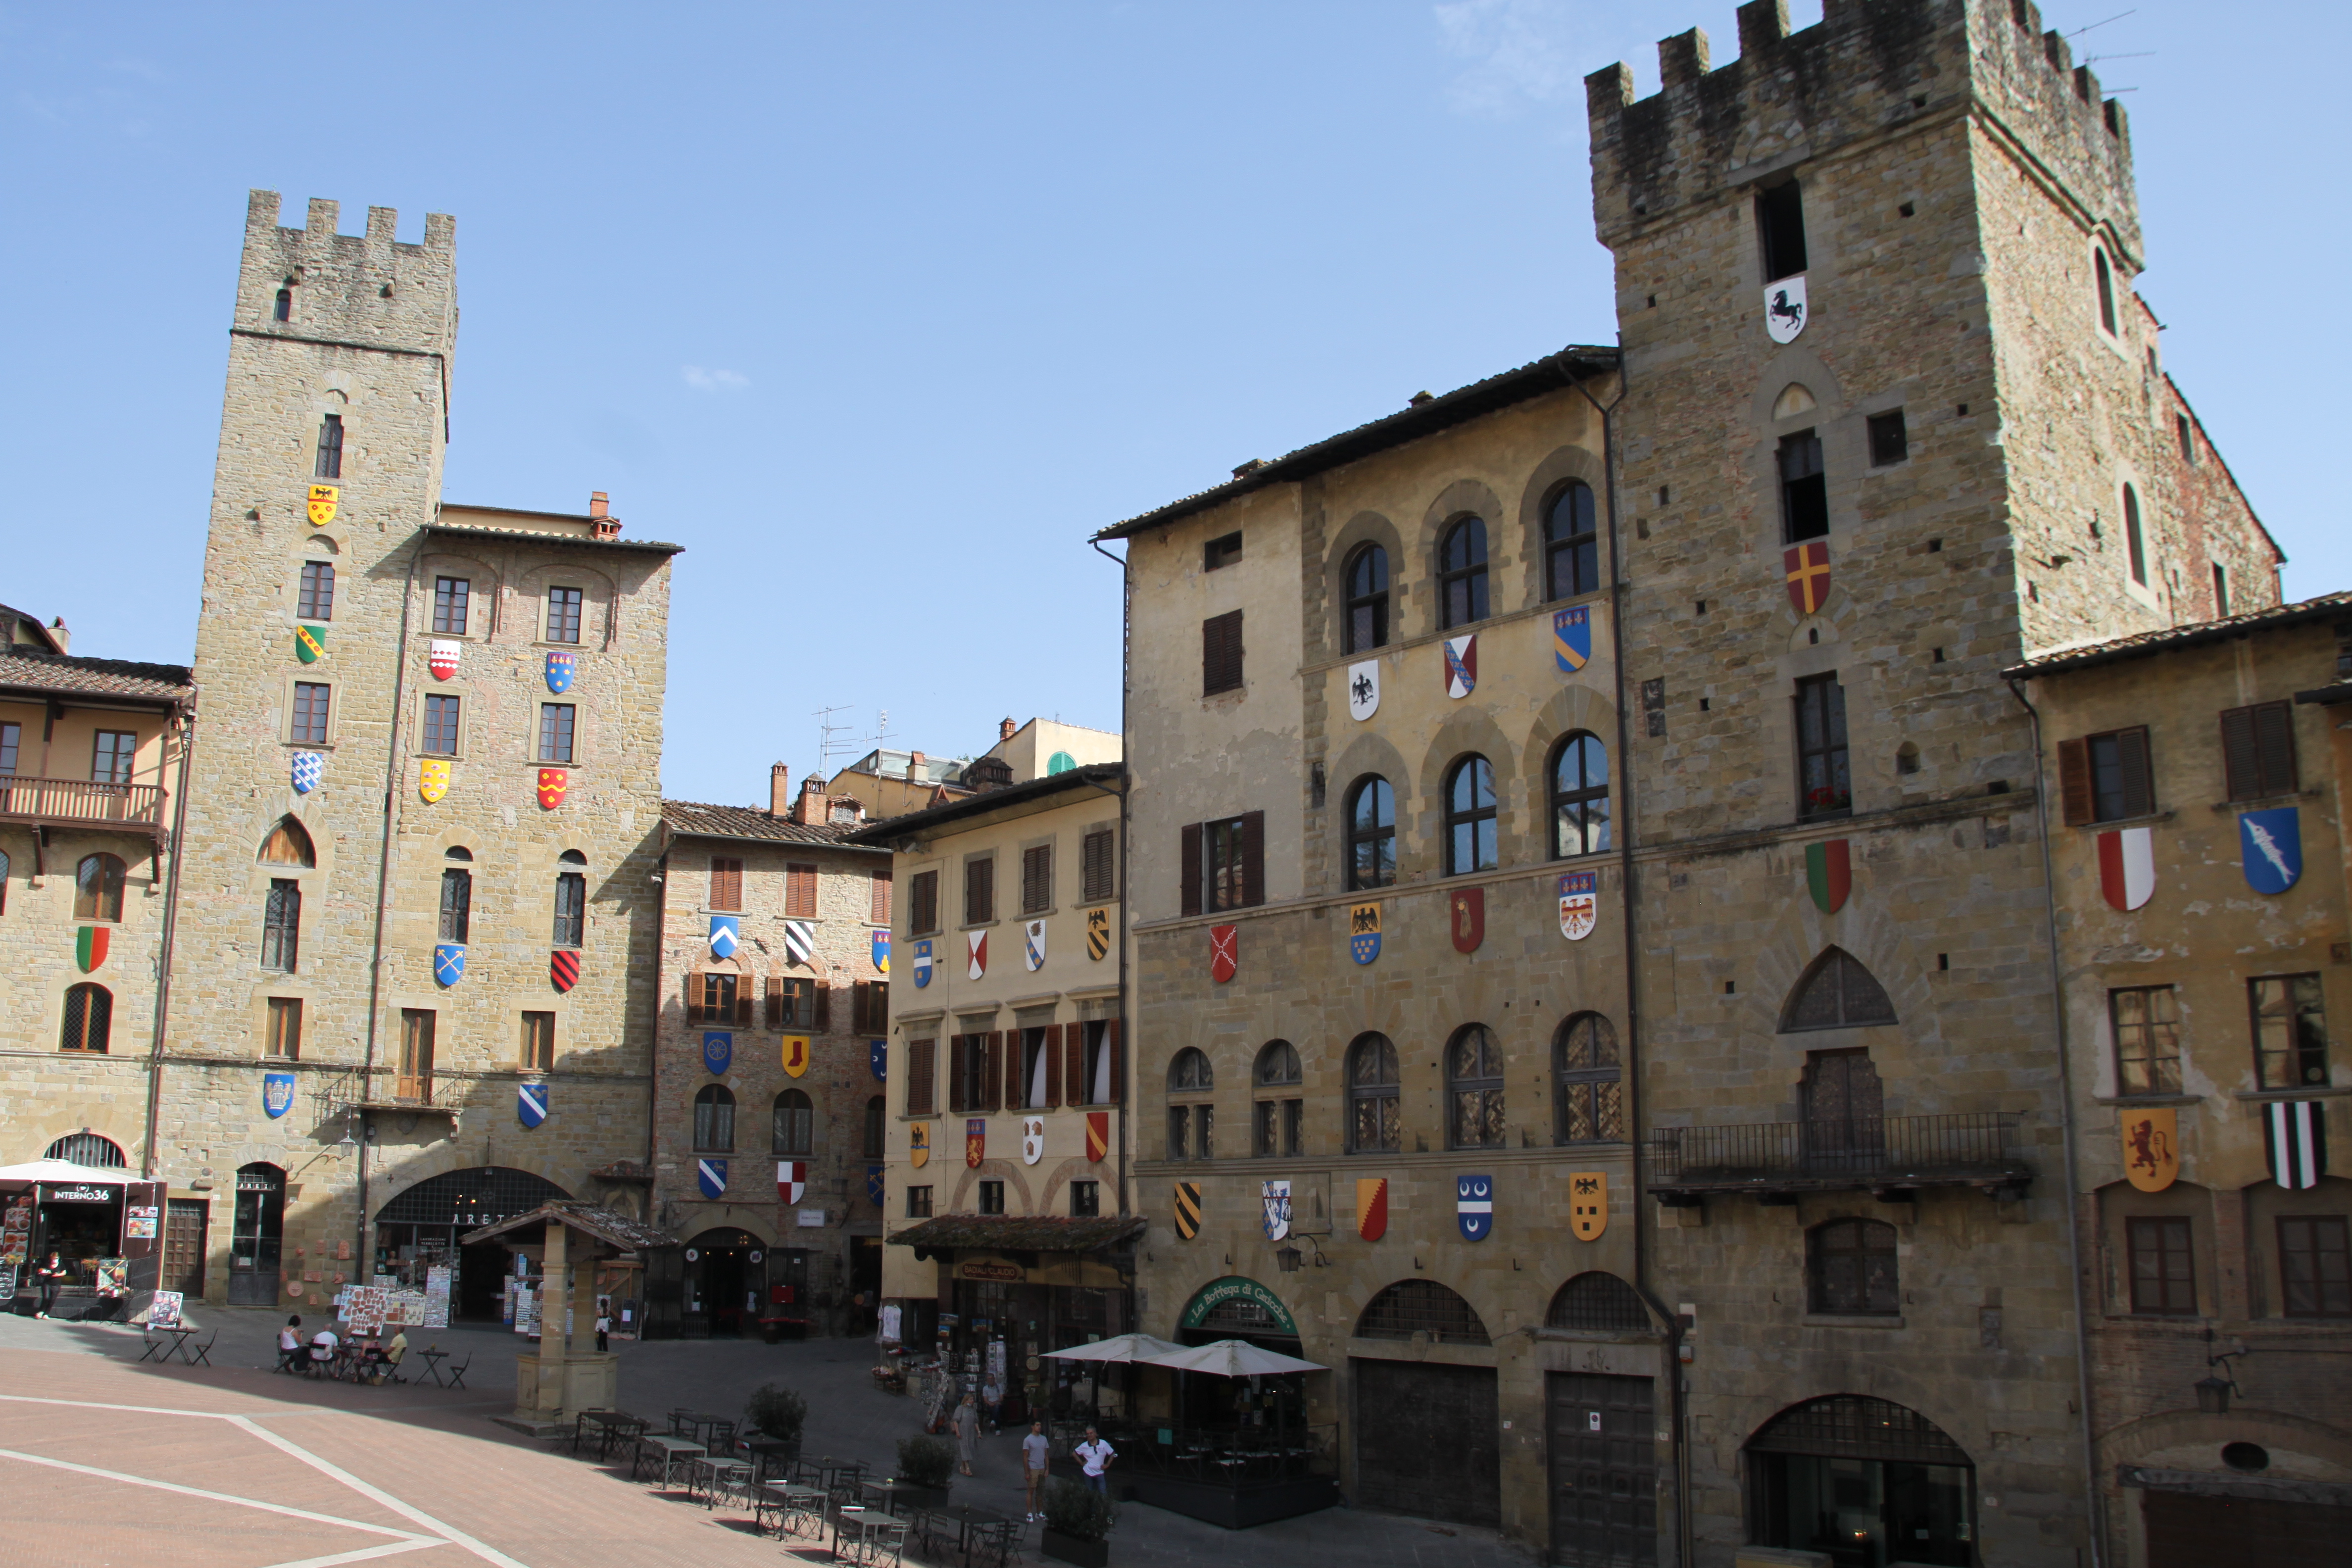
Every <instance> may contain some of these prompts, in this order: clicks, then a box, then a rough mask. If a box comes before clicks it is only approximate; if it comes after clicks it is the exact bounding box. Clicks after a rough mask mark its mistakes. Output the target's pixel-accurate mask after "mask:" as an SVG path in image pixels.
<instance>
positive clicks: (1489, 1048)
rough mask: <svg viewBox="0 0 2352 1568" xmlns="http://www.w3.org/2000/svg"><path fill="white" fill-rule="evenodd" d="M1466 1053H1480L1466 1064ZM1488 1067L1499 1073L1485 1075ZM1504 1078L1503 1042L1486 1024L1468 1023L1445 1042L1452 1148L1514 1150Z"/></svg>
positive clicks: (1447, 1134)
mask: <svg viewBox="0 0 2352 1568" xmlns="http://www.w3.org/2000/svg"><path fill="white" fill-rule="evenodd" d="M1465 1048H1466V1049H1468V1050H1470V1051H1471V1052H1473V1053H1474V1055H1473V1058H1472V1059H1471V1060H1470V1061H1469V1062H1468V1063H1466V1064H1465V1061H1464V1060H1463V1052H1464V1051H1465ZM1480 1058H1486V1059H1485V1060H1481V1059H1480ZM1488 1065H1491V1066H1492V1068H1493V1069H1494V1070H1493V1071H1491V1072H1488V1071H1485V1070H1482V1069H1483V1068H1485V1067H1486V1066H1488ZM1504 1076H1505V1069H1504V1062H1503V1042H1502V1041H1501V1040H1500V1039H1499V1038H1497V1037H1496V1034H1495V1031H1494V1030H1492V1029H1489V1028H1488V1027H1486V1026H1485V1025H1484V1024H1465V1025H1463V1026H1462V1027H1460V1028H1459V1029H1456V1030H1455V1031H1454V1037H1453V1038H1452V1039H1450V1040H1448V1041H1446V1042H1445V1146H1446V1147H1447V1148H1448V1149H1457V1150H1472V1149H1501V1148H1506V1147H1507V1146H1508V1140H1509V1138H1510V1123H1509V1120H1508V1116H1507V1110H1506V1109H1505V1107H1506V1101H1505V1098H1504Z"/></svg>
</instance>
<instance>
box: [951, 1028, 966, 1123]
mask: <svg viewBox="0 0 2352 1568" xmlns="http://www.w3.org/2000/svg"><path fill="white" fill-rule="evenodd" d="M963 1053H964V1037H962V1036H961V1035H950V1036H949V1037H948V1109H949V1110H962V1109H963Z"/></svg>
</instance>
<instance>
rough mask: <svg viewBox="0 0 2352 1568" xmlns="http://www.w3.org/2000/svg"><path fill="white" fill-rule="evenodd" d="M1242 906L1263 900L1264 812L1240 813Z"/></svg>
mask: <svg viewBox="0 0 2352 1568" xmlns="http://www.w3.org/2000/svg"><path fill="white" fill-rule="evenodd" d="M1241 902H1242V907H1243V908H1244V909H1246V908H1248V907H1250V906H1252V905H1254V904H1262V903H1264V902H1265V813H1264V812H1262V811H1245V812H1243V813H1242V898H1241Z"/></svg>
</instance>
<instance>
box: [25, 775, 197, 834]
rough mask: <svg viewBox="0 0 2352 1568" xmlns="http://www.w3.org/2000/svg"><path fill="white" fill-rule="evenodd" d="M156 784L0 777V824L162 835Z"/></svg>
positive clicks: (160, 791) (160, 802)
mask: <svg viewBox="0 0 2352 1568" xmlns="http://www.w3.org/2000/svg"><path fill="white" fill-rule="evenodd" d="M164 802H165V796H164V794H163V786H162V785H161V784H97V783H93V782H92V781H90V780H89V779H41V778H28V777H26V776H24V775H22V774H17V773H0V822H23V823H29V824H32V825H34V826H40V827H84V828H88V827H96V828H101V829H103V828H119V829H121V831H123V832H125V833H136V834H140V835H142V836H143V837H149V838H161V837H163V807H164Z"/></svg>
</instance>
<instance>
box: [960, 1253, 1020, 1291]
mask: <svg viewBox="0 0 2352 1568" xmlns="http://www.w3.org/2000/svg"><path fill="white" fill-rule="evenodd" d="M956 1278H957V1279H985V1280H987V1281H989V1282H990V1283H992V1284H996V1285H1018V1284H1020V1283H1021V1282H1022V1281H1023V1280H1024V1279H1027V1278H1028V1275H1027V1274H1026V1273H1024V1272H1023V1270H1022V1268H1021V1266H1020V1265H1019V1264H1015V1263H1007V1262H1005V1261H1004V1260H1003V1258H972V1259H971V1260H970V1261H968V1262H964V1263H959V1264H957V1265H956Z"/></svg>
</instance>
